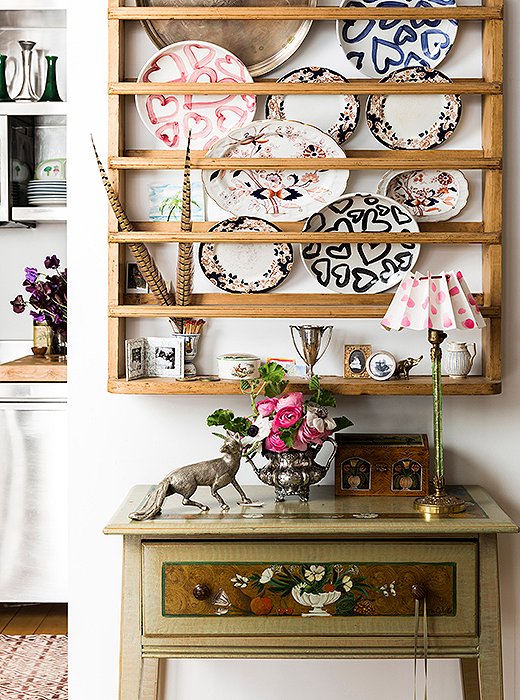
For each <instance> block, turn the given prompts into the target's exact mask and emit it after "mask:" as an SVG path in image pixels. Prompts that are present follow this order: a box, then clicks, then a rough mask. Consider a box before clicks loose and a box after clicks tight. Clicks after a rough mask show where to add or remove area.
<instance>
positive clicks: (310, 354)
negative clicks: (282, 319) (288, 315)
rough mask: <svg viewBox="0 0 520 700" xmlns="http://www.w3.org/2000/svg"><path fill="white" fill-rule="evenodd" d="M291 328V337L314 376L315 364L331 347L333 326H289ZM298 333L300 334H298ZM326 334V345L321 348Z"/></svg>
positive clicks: (310, 373) (308, 369) (309, 371)
mask: <svg viewBox="0 0 520 700" xmlns="http://www.w3.org/2000/svg"><path fill="white" fill-rule="evenodd" d="M289 328H290V329H291V337H292V341H293V343H294V347H295V348H296V352H297V353H298V355H299V356H300V357H301V358H302V360H303V361H304V362H305V364H306V365H307V372H308V373H309V375H310V376H311V377H312V375H313V374H314V365H315V364H316V363H317V362H318V360H321V358H322V357H323V355H324V354H325V352H326V350H327V348H328V347H329V343H330V341H331V338H332V330H333V326H289ZM296 333H297V334H298V336H296ZM327 333H328V336H327ZM325 336H327V340H326V342H325V347H324V348H323V350H321V345H322V342H323V339H324V337H325ZM297 337H299V338H300V345H301V349H300V348H299V347H298V342H297ZM320 350H321V352H320Z"/></svg>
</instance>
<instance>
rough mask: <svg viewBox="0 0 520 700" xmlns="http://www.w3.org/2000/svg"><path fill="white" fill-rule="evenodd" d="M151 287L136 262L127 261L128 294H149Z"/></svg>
mask: <svg viewBox="0 0 520 700" xmlns="http://www.w3.org/2000/svg"><path fill="white" fill-rule="evenodd" d="M149 291H150V288H149V287H148V284H147V282H146V280H145V279H144V277H143V276H142V274H141V273H140V271H139V267H138V266H137V263H135V262H129V263H126V292H127V294H148V292H149Z"/></svg>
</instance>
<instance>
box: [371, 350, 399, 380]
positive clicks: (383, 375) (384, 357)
mask: <svg viewBox="0 0 520 700" xmlns="http://www.w3.org/2000/svg"><path fill="white" fill-rule="evenodd" d="M396 367H397V361H396V359H395V357H394V356H393V355H392V353H391V352H387V351H386V350H378V351H377V352H373V353H372V354H371V355H370V357H369V358H368V360H367V372H368V374H369V375H370V376H371V377H372V379H376V380H377V381H378V382H384V381H386V380H387V379H390V377H392V376H393V374H394V372H395V368H396Z"/></svg>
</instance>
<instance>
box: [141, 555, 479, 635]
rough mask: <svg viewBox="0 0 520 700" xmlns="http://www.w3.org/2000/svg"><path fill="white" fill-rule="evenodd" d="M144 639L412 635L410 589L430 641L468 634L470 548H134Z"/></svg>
mask: <svg viewBox="0 0 520 700" xmlns="http://www.w3.org/2000/svg"><path fill="white" fill-rule="evenodd" d="M143 557H144V567H143V571H144V580H143V598H144V600H143V611H144V631H145V634H152V635H153V634H159V633H160V634H168V633H170V634H172V635H175V634H184V633H187V632H189V633H191V634H211V633H215V634H223V633H226V632H227V633H235V632H236V633H238V632H240V633H242V634H247V633H248V632H251V633H254V634H298V633H300V634H304V633H305V634H306V633H312V632H313V630H316V631H321V632H323V630H324V629H326V630H330V632H331V633H341V634H348V631H349V629H350V628H351V629H352V633H353V634H354V633H357V634H359V633H361V634H364V633H374V632H376V633H377V632H378V631H380V632H381V633H382V634H404V635H412V634H413V625H414V620H413V616H414V609H415V599H414V597H413V595H412V586H413V585H414V584H421V585H422V586H423V587H424V588H425V589H426V591H427V601H428V614H429V616H430V619H431V624H430V627H431V630H432V633H433V634H449V633H450V630H451V629H452V628H454V625H453V622H454V621H455V620H456V621H457V629H458V630H459V631H460V629H461V625H462V628H463V629H465V633H466V634H468V635H471V634H474V633H475V629H476V618H475V603H476V595H477V591H476V550H475V545H474V544H473V543H471V542H465V543H462V542H460V543H459V542H453V543H451V542H450V543H448V544H446V543H443V544H441V543H438V542H424V543H421V542H411V543H410V544H409V545H404V544H402V543H399V544H396V543H394V542H392V541H381V542H368V543H360V542H342V543H330V542H327V543H319V542H316V543H294V544H291V543H281V542H277V543H270V544H268V543H260V542H253V543H245V542H240V543H223V542H219V543H213V544H209V543H203V544H197V543H193V544H185V543H183V544H168V545H162V544H159V543H145V544H144V545H143Z"/></svg>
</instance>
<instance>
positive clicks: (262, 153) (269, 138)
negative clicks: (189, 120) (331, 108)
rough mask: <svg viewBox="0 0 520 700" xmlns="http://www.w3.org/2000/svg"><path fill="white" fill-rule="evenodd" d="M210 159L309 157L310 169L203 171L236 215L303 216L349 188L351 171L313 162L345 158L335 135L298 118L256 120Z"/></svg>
mask: <svg viewBox="0 0 520 700" xmlns="http://www.w3.org/2000/svg"><path fill="white" fill-rule="evenodd" d="M207 156H208V158H265V159H266V164H267V163H268V159H269V158H308V159H309V161H310V162H309V169H308V170H295V171H293V172H291V171H290V170H267V169H265V170H238V169H237V170H203V171H202V182H203V184H204V187H205V188H206V191H207V193H208V195H209V196H210V197H211V198H212V199H213V200H215V202H216V203H217V204H218V205H219V207H222V209H225V210H226V211H230V212H231V213H232V214H234V215H235V216H264V217H268V218H269V219H270V220H274V221H290V220H300V219H305V218H306V217H308V216H310V215H311V214H313V213H314V212H315V211H318V210H319V209H320V208H321V207H322V206H323V205H324V204H328V203H329V202H333V201H334V200H335V199H336V198H337V197H339V196H340V195H341V194H343V192H344V191H345V186H346V184H347V180H348V175H349V172H348V170H322V169H320V168H319V166H318V167H316V165H317V164H315V163H313V162H312V161H316V160H317V161H319V160H320V159H321V158H345V153H344V152H343V151H342V149H341V148H340V147H339V146H338V144H337V143H336V142H335V141H334V140H333V139H331V137H330V136H327V134H325V133H323V131H320V130H319V129H317V128H316V127H314V126H308V125H307V124H302V123H301V122H296V121H290V120H285V121H280V122H279V121H274V120H271V119H266V120H263V121H255V122H253V123H252V124H251V125H250V126H246V127H241V128H240V129H235V130H234V131H233V132H231V133H230V134H229V135H228V136H225V137H224V138H222V139H221V140H220V141H219V142H218V143H217V144H215V146H213V148H211V149H210V151H209V152H208V154H207Z"/></svg>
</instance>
